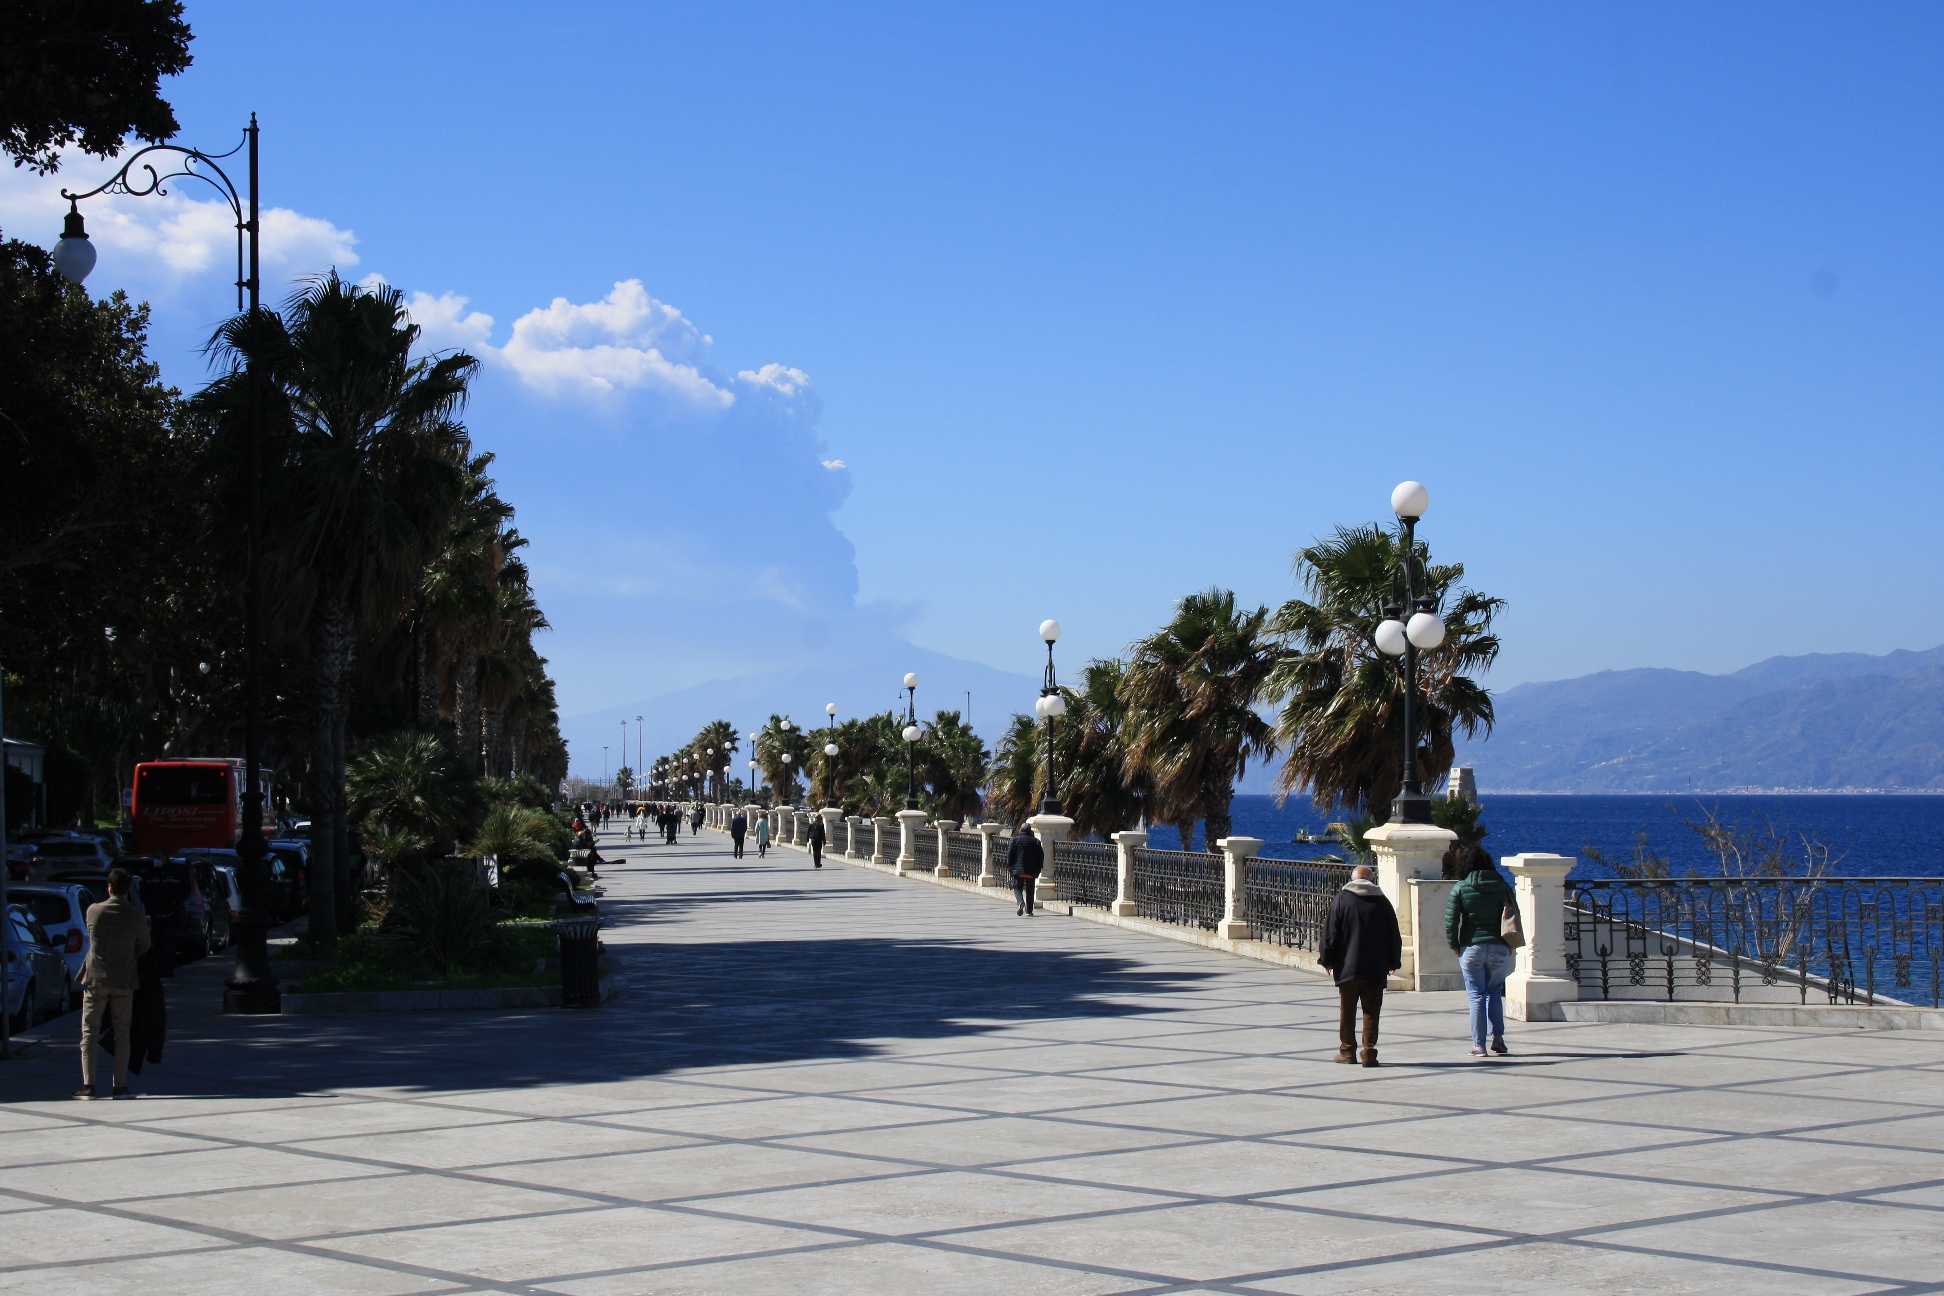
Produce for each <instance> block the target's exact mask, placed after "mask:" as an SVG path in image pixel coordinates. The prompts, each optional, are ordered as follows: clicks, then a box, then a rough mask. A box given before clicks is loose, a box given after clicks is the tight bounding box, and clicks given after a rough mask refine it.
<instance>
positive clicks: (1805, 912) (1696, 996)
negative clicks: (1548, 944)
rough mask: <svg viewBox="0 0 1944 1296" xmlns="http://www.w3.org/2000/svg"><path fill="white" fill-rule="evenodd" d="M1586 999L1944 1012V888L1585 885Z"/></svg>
mask: <svg viewBox="0 0 1944 1296" xmlns="http://www.w3.org/2000/svg"><path fill="white" fill-rule="evenodd" d="M1566 964H1567V967H1568V968H1569V969H1570V970H1571V971H1572V974H1573V975H1574V976H1575V977H1576V978H1577V979H1578V981H1579V986H1580V993H1581V995H1583V996H1584V997H1586V998H1600V999H1660V1000H1670V1001H1671V1000H1677V999H1678V1000H1694V1001H1709V1000H1712V1001H1717V1002H1721V1001H1727V1000H1732V1001H1734V1002H1736V1003H1786V1002H1791V1001H1793V1002H1795V1003H1799V1004H1806V1003H1808V1002H1809V1001H1810V999H1811V998H1812V997H1813V998H1814V999H1815V1000H1816V1002H1818V1003H1824V1002H1827V1003H1832V1004H1855V1003H1862V1004H1880V1003H1891V1004H1897V1003H1927V1004H1929V1005H1930V1006H1932V1007H1938V1006H1940V1001H1939V991H1940V976H1941V974H1944V967H1941V966H1940V965H1941V964H1944V879H1939V878H1758V879H1753V880H1739V879H1725V878H1655V879H1649V880H1642V881H1630V880H1609V879H1584V880H1581V879H1573V880H1570V881H1568V882H1567V884H1566Z"/></svg>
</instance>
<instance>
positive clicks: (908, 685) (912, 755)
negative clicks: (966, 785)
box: [903, 671, 919, 810]
mask: <svg viewBox="0 0 1944 1296" xmlns="http://www.w3.org/2000/svg"><path fill="white" fill-rule="evenodd" d="M904 686H905V726H904V734H903V737H904V740H905V809H907V810H916V809H917V808H918V736H919V730H918V672H917V671H910V672H908V673H907V674H906V675H905V681H904Z"/></svg>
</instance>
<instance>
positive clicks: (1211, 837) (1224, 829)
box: [1202, 783, 1235, 850]
mask: <svg viewBox="0 0 1944 1296" xmlns="http://www.w3.org/2000/svg"><path fill="white" fill-rule="evenodd" d="M1229 786H1230V787H1233V786H1234V784H1233V783H1231V784H1230V785H1229ZM1230 804H1231V803H1230V798H1229V797H1226V796H1221V795H1220V794H1216V795H1214V796H1212V797H1210V799H1209V803H1208V806H1207V808H1206V809H1205V810H1203V812H1202V813H1203V814H1204V815H1206V816H1207V823H1206V826H1205V831H1206V832H1207V833H1208V845H1207V846H1206V847H1205V849H1207V850H1214V849H1215V843H1216V842H1218V841H1220V840H1222V838H1224V837H1226V836H1228V835H1229V834H1230V833H1231V832H1232V831H1234V827H1235V825H1234V821H1233V820H1232V819H1231V818H1230V814H1229V806H1230Z"/></svg>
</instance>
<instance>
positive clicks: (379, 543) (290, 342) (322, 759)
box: [198, 271, 479, 941]
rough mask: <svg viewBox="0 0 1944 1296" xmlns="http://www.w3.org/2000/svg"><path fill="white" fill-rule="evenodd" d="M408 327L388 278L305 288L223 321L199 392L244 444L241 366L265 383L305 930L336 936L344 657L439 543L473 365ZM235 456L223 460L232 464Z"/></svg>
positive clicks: (459, 463)
mask: <svg viewBox="0 0 1944 1296" xmlns="http://www.w3.org/2000/svg"><path fill="white" fill-rule="evenodd" d="M417 339H418V329H417V327H416V326H415V325H413V324H412V323H411V320H410V318H409V316H408V315H407V314H406V312H405V306H404V298H403V295H402V294H401V293H400V292H399V291H398V290H397V289H396V288H392V287H390V286H388V285H385V284H377V285H374V286H371V287H365V286H362V285H358V284H352V283H347V282H345V281H344V280H342V279H340V278H338V276H337V272H336V271H332V272H330V273H329V274H326V275H324V276H321V277H319V278H317V279H314V280H312V281H311V282H310V283H309V284H308V285H307V286H306V287H305V288H304V289H303V290H302V291H300V292H299V293H297V294H296V295H295V296H294V297H292V298H291V300H290V302H289V303H288V305H287V306H286V307H285V311H284V314H283V315H282V316H279V315H278V314H277V313H276V312H274V311H260V312H259V313H258V317H257V319H256V321H255V323H254V325H253V324H252V321H251V319H250V318H249V316H248V315H242V316H238V317H236V318H234V319H231V320H229V321H228V322H227V323H225V324H224V325H223V326H222V328H221V329H220V330H218V332H217V335H216V337H215V339H214V340H213V342H212V343H211V346H212V349H213V350H214V351H215V353H216V354H217V356H218V357H219V358H220V359H221V360H223V361H224V362H226V363H227V366H228V367H227V371H226V372H225V373H223V374H222V375H221V376H220V377H219V378H217V380H216V381H215V382H213V383H211V384H210V385H209V387H207V388H205V389H204V391H203V392H202V394H201V395H200V396H199V398H198V402H199V404H201V405H202V407H203V408H205V409H207V410H209V411H211V412H213V413H214V414H216V415H217V417H218V419H219V421H220V427H221V430H222V432H223V434H224V435H225V436H226V438H227V439H229V440H230V441H231V442H232V444H236V443H239V442H241V440H242V438H243V437H244V436H245V435H247V433H246V428H247V410H248V408H249V387H250V384H249V379H248V376H247V374H248V361H249V357H250V355H251V354H252V352H254V353H255V354H256V355H257V357H258V360H259V361H260V363H259V366H258V368H259V372H260V373H261V374H262V376H263V389H264V391H263V396H264V411H263V412H264V420H263V422H264V428H265V436H264V443H263V475H262V481H263V517H264V519H265V525H264V530H263V546H264V547H263V555H264V562H263V570H264V576H265V585H266V591H267V593H268V594H269V595H270V599H269V614H270V619H271V621H272V625H273V628H275V629H278V630H280V631H281V632H282V633H283V634H285V635H287V636H289V637H291V638H295V639H301V640H305V641H307V642H308V645H309V653H310V662H309V665H310V680H309V683H308V687H307V692H308V695H309V704H310V715H311V783H312V791H313V797H312V820H313V822H314V823H316V824H317V825H318V831H315V832H314V833H313V836H312V841H313V844H314V845H315V846H316V847H317V848H318V851H319V854H320V855H321V857H322V858H321V861H320V863H321V865H322V867H317V868H313V869H312V874H311V876H312V894H311V912H310V934H311V936H312V937H313V938H314V939H317V940H320V941H330V940H333V939H335V938H336V935H337V932H338V927H339V918H340V909H348V908H349V904H350V900H351V896H350V894H349V890H350V888H349V880H350V849H349V848H350V823H349V820H348V816H347V810H346V803H345V784H344V780H345V763H346V752H345V718H346V712H347V709H348V702H349V687H348V685H349V680H350V674H351V664H352V658H353V655H354V652H355V650H356V648H357V646H358V644H359V642H360V640H361V639H362V638H363V637H364V635H365V632H366V630H367V628H368V627H370V626H372V625H375V624H393V623H395V621H396V618H397V615H398V611H399V609H400V608H402V607H403V606H404V604H405V603H406V601H407V599H408V597H409V594H410V591H411V589H412V587H413V585H414V584H415V583H416V582H417V581H418V579H419V576H420V573H421V572H423V571H424V570H425V567H426V564H427V563H428V561H429V560H430V559H431V557H432V556H433V554H434V553H435V552H436V550H437V547H438V545H439V543H440V541H441V540H442V539H443V538H444V536H445V534H446V527H447V521H448V519H449V518H450V517H451V515H452V511H453V507H454V505H455V503H456V502H457V500H458V499H459V497H460V494H461V488H462V485H463V481H464V474H465V468H466V459H465V455H466V451H467V448H468V443H467V439H466V433H465V429H464V428H463V427H461V426H460V424H459V423H458V422H457V421H456V415H457V413H458V411H459V410H460V409H461V407H462V406H463V405H464V403H465V398H466V389H467V384H468V383H469V382H470V381H471V378H472V376H473V374H474V372H475V371H476V370H477V368H478V364H479V362H478V361H476V360H474V359H473V358H472V357H471V356H469V355H465V354H463V353H456V354H452V355H446V356H442V357H438V358H436V359H431V360H423V359H421V360H414V359H413V358H412V355H411V352H412V346H413V344H414V343H415V342H416V341H417ZM240 457H241V456H240V455H237V456H235V458H237V459H240Z"/></svg>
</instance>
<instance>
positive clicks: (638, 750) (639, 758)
mask: <svg viewBox="0 0 1944 1296" xmlns="http://www.w3.org/2000/svg"><path fill="white" fill-rule="evenodd" d="M646 759H647V757H646V755H645V753H644V752H643V750H642V744H641V717H640V716H636V717H635V770H636V771H637V773H636V774H635V777H636V778H637V779H640V778H643V777H645V775H644V774H643V773H641V772H640V771H641V767H642V762H643V761H644V760H646ZM643 799H644V800H646V798H643Z"/></svg>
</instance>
